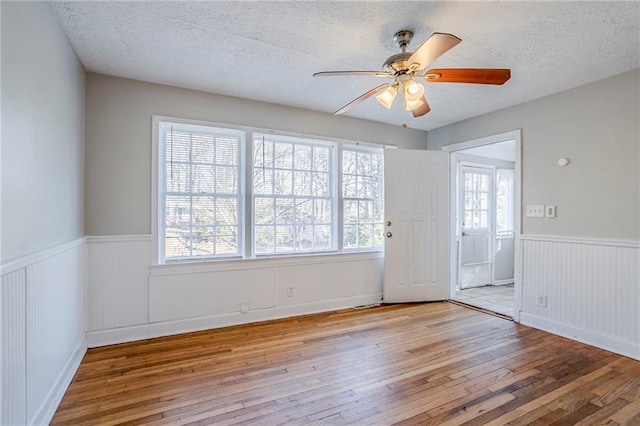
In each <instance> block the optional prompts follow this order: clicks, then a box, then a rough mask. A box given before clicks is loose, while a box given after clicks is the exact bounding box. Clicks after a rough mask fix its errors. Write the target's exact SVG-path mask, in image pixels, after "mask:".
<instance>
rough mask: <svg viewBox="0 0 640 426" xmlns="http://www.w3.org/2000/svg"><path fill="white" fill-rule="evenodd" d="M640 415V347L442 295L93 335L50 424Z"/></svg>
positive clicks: (616, 420) (624, 420) (560, 421)
mask: <svg viewBox="0 0 640 426" xmlns="http://www.w3.org/2000/svg"><path fill="white" fill-rule="evenodd" d="M283 423H287V424H293V425H298V424H358V425H359V424H374V425H389V424H401V425H460V424H465V425H484V424H487V425H505V424H513V425H524V424H535V425H574V424H575V425H592V424H608V425H640V361H635V360H632V359H629V358H625V357H622V356H619V355H615V354H612V353H610V352H607V351H604V350H600V349H597V348H594V347H591V346H587V345H583V344H580V343H577V342H574V341H571V340H568V339H563V338H561V337H558V336H554V335H551V334H548V333H545V332H542V331H539V330H536V329H533V328H529V327H525V326H521V325H518V324H515V323H513V322H511V321H507V320H504V319H500V318H497V317H494V316H491V315H487V314H484V313H481V312H477V311H474V310H471V309H467V308H464V307H461V306H458V305H454V304H452V303H446V302H439V303H428V304H412V305H389V306H381V307H375V308H367V309H360V310H357V309H349V310H343V311H336V312H330V313H323V314H316V315H308V316H303V317H295V318H289V319H283V320H277V321H269V322H263V323H257V324H249V325H243V326H236V327H228V328H222V329H215V330H209V331H204V332H197V333H190V334H183V335H179V336H171V337H165V338H159V339H151V340H145V341H141V342H134V343H127V344H122V345H115V346H110V347H104V348H97V349H90V350H89V351H88V352H87V354H86V356H85V358H84V360H83V361H82V364H81V365H80V368H79V369H78V372H77V373H76V375H75V378H74V380H73V382H72V383H71V385H70V387H69V389H68V391H67V393H66V394H65V396H64V399H63V400H62V402H61V404H60V406H59V408H58V411H57V412H56V414H55V416H54V418H53V422H52V424H54V425H116V424H125V425H126V424H129V425H161V424H190V425H205V424H217V425H232V424H251V425H277V424H283Z"/></svg>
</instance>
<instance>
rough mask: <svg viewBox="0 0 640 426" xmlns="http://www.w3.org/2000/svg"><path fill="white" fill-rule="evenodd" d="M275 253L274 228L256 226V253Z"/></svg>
mask: <svg viewBox="0 0 640 426" xmlns="http://www.w3.org/2000/svg"><path fill="white" fill-rule="evenodd" d="M274 251H275V228H274V227H272V226H256V253H259V254H261V253H273V252H274Z"/></svg>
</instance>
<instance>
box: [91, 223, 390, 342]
mask: <svg viewBox="0 0 640 426" xmlns="http://www.w3.org/2000/svg"><path fill="white" fill-rule="evenodd" d="M151 259H152V245H151V236H150V235H129V236H103V237H87V265H88V270H87V298H86V299H87V316H88V319H87V324H88V328H87V344H88V346H89V347H96V346H103V345H108V344H113V343H121V342H128V341H134V340H139V339H146V338H151V337H159V336H165V335H171V334H176V333H183V332H189V331H196V330H203V329H208V328H215V327H222V326H228V325H235V324H244V323H249V322H255V321H263V320H268V319H275V318H282V317H288V316H293V315H303V314H309V313H313V312H321V311H327V310H333V309H341V308H348V307H353V306H358V305H367V304H373V303H378V302H380V300H381V297H382V267H383V253H381V252H366V253H343V254H323V255H308V256H289V257H270V258H260V259H250V260H219V261H210V262H193V263H180V264H168V265H153V266H152V262H151ZM243 306H245V307H246V309H245V310H247V312H242V310H243V309H242V307H243Z"/></svg>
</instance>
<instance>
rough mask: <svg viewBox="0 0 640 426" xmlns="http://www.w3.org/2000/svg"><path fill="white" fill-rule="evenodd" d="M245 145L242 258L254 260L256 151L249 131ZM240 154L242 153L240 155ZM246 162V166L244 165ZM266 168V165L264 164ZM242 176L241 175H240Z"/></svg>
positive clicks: (243, 156)
mask: <svg viewBox="0 0 640 426" xmlns="http://www.w3.org/2000/svg"><path fill="white" fill-rule="evenodd" d="M245 138H246V140H245V143H244V155H242V156H241V157H240V158H241V162H240V168H241V169H242V168H243V167H242V166H243V165H244V171H245V173H244V182H243V183H244V185H243V187H244V194H241V196H240V198H242V199H244V212H243V213H244V215H243V220H242V221H241V222H242V223H243V224H244V227H243V228H244V230H243V233H242V237H243V241H244V244H243V246H244V247H243V250H242V253H241V254H242V257H243V258H245V259H246V258H249V259H253V258H254V257H255V256H256V253H255V239H256V231H255V217H254V216H255V208H254V203H255V194H254V188H253V183H254V182H253V175H254V161H255V159H254V157H253V151H254V149H255V141H254V139H253V132H252V131H247V132H246V134H245ZM239 154H240V153H239ZM243 161H244V164H243V163H242V162H243ZM263 166H264V164H263ZM239 175H240V173H239Z"/></svg>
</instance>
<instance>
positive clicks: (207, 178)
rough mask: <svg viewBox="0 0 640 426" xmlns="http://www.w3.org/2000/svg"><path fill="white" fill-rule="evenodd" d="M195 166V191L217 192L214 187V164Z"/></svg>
mask: <svg viewBox="0 0 640 426" xmlns="http://www.w3.org/2000/svg"><path fill="white" fill-rule="evenodd" d="M192 167H193V192H206V193H209V194H211V193H213V192H215V190H214V188H213V181H214V178H213V176H214V173H215V171H216V170H215V167H214V166H201V165H194V166H192Z"/></svg>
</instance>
